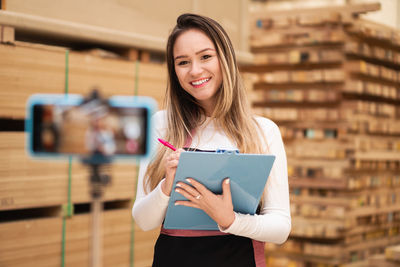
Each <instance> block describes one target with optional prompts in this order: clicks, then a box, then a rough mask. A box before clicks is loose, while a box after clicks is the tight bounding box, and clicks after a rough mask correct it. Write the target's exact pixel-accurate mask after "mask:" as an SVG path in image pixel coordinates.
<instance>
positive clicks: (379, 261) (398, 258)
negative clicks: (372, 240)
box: [366, 245, 400, 267]
mask: <svg viewBox="0 0 400 267" xmlns="http://www.w3.org/2000/svg"><path fill="white" fill-rule="evenodd" d="M367 264H368V265H366V266H368V267H375V266H379V267H396V266H400V245H397V246H390V247H387V248H386V249H385V253H384V254H377V255H373V256H371V257H370V258H368V261H367Z"/></svg>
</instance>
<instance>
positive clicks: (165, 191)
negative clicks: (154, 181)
mask: <svg viewBox="0 0 400 267" xmlns="http://www.w3.org/2000/svg"><path fill="white" fill-rule="evenodd" d="M161 191H162V192H163V194H164V195H166V196H171V187H170V186H168V185H167V184H166V179H164V180H162V181H161Z"/></svg>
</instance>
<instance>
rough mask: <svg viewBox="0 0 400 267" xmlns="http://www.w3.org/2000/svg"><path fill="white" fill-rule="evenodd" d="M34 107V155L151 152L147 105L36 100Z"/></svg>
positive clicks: (140, 153) (107, 154)
mask: <svg viewBox="0 0 400 267" xmlns="http://www.w3.org/2000/svg"><path fill="white" fill-rule="evenodd" d="M31 110H32V136H31V139H32V140H31V142H32V143H31V148H32V150H33V151H32V152H33V153H34V154H35V153H44V154H49V153H53V154H73V155H75V154H76V155H91V154H94V153H96V154H102V155H105V156H113V155H144V154H146V153H147V151H146V149H147V146H146V144H147V141H148V140H146V139H147V138H148V131H149V129H148V128H149V125H148V119H147V118H148V112H149V111H148V110H147V109H146V108H144V107H121V106H108V105H103V104H100V103H93V102H89V103H88V104H81V105H59V104H57V105H56V104H42V103H36V104H34V105H33V106H32V109H31Z"/></svg>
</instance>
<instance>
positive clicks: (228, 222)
mask: <svg viewBox="0 0 400 267" xmlns="http://www.w3.org/2000/svg"><path fill="white" fill-rule="evenodd" d="M235 218H236V216H235V213H234V212H233V213H232V216H229V218H227V219H226V220H224V222H223V223H222V224H219V227H220V228H221V230H223V231H225V230H226V229H228V228H229V227H231V226H232V224H233V222H234V221H235Z"/></svg>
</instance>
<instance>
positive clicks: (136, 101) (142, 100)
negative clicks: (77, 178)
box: [25, 94, 157, 163]
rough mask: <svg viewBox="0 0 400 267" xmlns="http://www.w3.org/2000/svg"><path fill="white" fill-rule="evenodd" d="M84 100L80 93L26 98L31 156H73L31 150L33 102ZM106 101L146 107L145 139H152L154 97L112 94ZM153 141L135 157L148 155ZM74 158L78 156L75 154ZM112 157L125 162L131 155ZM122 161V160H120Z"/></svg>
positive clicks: (72, 101)
mask: <svg viewBox="0 0 400 267" xmlns="http://www.w3.org/2000/svg"><path fill="white" fill-rule="evenodd" d="M83 101H84V98H83V96H82V95H77V94H33V95H31V96H30V98H29V99H28V102H27V105H26V120H25V131H26V132H27V135H26V148H27V151H28V153H29V155H30V156H31V157H34V158H43V159H44V158H48V159H66V158H68V156H74V155H73V154H71V155H67V154H55V153H46V152H34V151H33V144H32V142H33V135H34V133H33V107H34V106H35V104H42V105H66V106H78V105H80V104H81V103H82V102H83ZM108 103H109V105H110V106H111V107H122V108H123V107H141V108H146V109H147V111H148V112H147V117H146V120H147V122H148V129H149V130H148V131H147V137H146V139H147V140H152V139H153V136H154V133H153V129H154V125H153V121H152V115H153V114H154V112H155V111H156V110H157V103H156V101H155V100H154V99H152V98H150V97H145V96H120V95H116V96H112V97H110V98H108ZM153 143H154V142H150V141H148V142H147V143H146V151H147V152H146V154H144V155H136V156H135V157H137V158H140V157H143V158H145V157H149V156H150V155H151V153H152V151H154V149H155V145H153ZM75 156H76V155H75ZM76 158H80V156H79V155H77V157H76ZM113 158H114V159H118V160H124V159H126V160H128V161H126V162H128V163H130V162H131V161H130V160H131V159H132V156H125V155H115V156H113ZM122 162H123V161H122Z"/></svg>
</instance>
